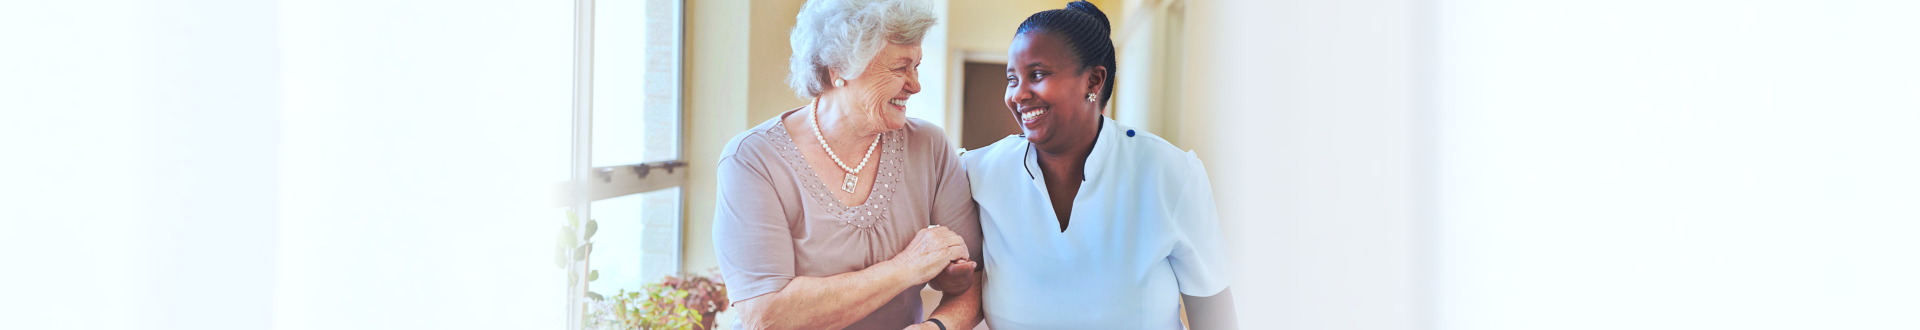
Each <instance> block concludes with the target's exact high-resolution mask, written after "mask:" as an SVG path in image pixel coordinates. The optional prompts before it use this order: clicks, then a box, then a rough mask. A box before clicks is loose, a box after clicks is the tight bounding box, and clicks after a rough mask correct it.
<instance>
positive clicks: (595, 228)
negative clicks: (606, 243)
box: [582, 220, 600, 240]
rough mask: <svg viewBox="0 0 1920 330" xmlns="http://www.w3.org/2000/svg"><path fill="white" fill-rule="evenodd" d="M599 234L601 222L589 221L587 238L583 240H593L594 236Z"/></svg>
mask: <svg viewBox="0 0 1920 330" xmlns="http://www.w3.org/2000/svg"><path fill="white" fill-rule="evenodd" d="M597 232H600V222H599V221H594V220H587V236H584V237H585V238H582V239H583V240H592V239H593V234H594V233H597Z"/></svg>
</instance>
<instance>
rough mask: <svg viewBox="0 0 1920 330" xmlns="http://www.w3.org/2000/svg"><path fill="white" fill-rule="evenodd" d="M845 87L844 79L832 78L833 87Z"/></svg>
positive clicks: (845, 81)
mask: <svg viewBox="0 0 1920 330" xmlns="http://www.w3.org/2000/svg"><path fill="white" fill-rule="evenodd" d="M846 86H847V80H846V79H840V78H833V87H846Z"/></svg>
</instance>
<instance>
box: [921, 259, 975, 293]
mask: <svg viewBox="0 0 1920 330" xmlns="http://www.w3.org/2000/svg"><path fill="white" fill-rule="evenodd" d="M976 266H977V265H976V264H974V263H973V260H967V259H960V260H954V261H953V264H950V265H947V270H946V271H943V272H940V276H934V277H933V282H928V283H927V284H929V285H932V286H933V290H934V291H940V292H946V293H961V292H967V288H971V287H973V269H974V267H976Z"/></svg>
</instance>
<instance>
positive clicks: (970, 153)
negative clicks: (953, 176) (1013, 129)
mask: <svg viewBox="0 0 1920 330" xmlns="http://www.w3.org/2000/svg"><path fill="white" fill-rule="evenodd" d="M1026 142H1027V141H1026V139H1025V138H1022V137H1020V136H1019V135H1007V137H1005V138H1001V139H1000V141H994V142H993V144H989V145H987V146H985V147H980V149H974V150H967V151H966V152H963V153H960V165H961V167H965V168H967V170H968V171H972V170H973V169H975V168H980V167H984V166H992V165H996V164H997V163H1004V162H1005V161H1004V160H1005V159H1009V158H1008V157H1007V156H1008V155H1012V156H1013V157H1012V159H1019V158H1020V154H1019V153H1020V152H1023V151H1026V148H1025V145H1026Z"/></svg>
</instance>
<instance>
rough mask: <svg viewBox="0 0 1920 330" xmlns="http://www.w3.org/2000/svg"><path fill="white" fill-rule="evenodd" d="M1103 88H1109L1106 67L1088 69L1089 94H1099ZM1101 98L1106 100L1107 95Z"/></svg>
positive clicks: (1098, 66)
mask: <svg viewBox="0 0 1920 330" xmlns="http://www.w3.org/2000/svg"><path fill="white" fill-rule="evenodd" d="M1102 87H1107V67H1106V66H1104V65H1095V66H1090V67H1087V92H1088V93H1099V92H1100V89H1101V88H1102ZM1100 97H1101V98H1106V95H1101V96H1100Z"/></svg>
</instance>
